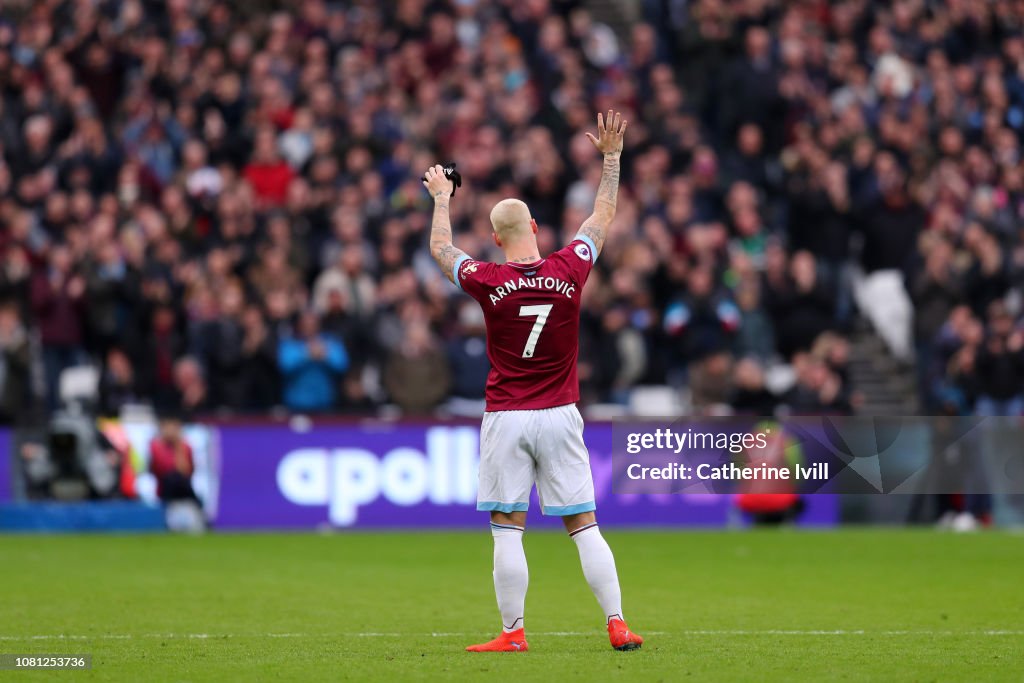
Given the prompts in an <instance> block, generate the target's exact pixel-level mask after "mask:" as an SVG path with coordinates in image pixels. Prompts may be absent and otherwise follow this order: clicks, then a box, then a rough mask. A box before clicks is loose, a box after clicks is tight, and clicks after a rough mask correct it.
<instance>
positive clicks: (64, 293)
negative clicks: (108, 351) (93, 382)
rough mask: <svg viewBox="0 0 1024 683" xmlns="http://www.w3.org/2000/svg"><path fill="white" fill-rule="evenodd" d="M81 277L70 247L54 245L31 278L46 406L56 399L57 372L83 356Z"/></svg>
mask: <svg viewBox="0 0 1024 683" xmlns="http://www.w3.org/2000/svg"><path fill="white" fill-rule="evenodd" d="M84 295H85V280H84V279H83V278H82V277H81V276H80V275H78V274H77V273H76V272H75V269H74V265H73V261H72V255H71V251H70V249H68V248H67V247H64V246H58V247H56V248H54V249H53V250H52V251H51V252H50V255H49V258H48V263H47V267H46V268H44V269H40V270H39V271H38V272H37V273H36V274H35V276H34V278H33V280H32V311H33V313H34V315H35V318H36V320H37V321H38V325H39V332H40V337H41V340H42V343H43V367H44V369H45V372H46V400H47V405H48V406H49V408H50V410H54V409H56V408H57V407H58V405H59V403H60V397H59V396H58V390H59V387H58V382H59V380H60V375H61V373H62V372H63V371H64V370H66V369H67V368H69V367H71V366H73V365H78V364H80V363H82V362H83V360H84V358H85V355H84V354H85V350H84V348H83V346H82V342H83V339H82V337H83V330H82V313H83V308H84V301H83V296H84Z"/></svg>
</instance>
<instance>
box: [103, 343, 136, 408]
mask: <svg viewBox="0 0 1024 683" xmlns="http://www.w3.org/2000/svg"><path fill="white" fill-rule="evenodd" d="M99 390H100V413H101V414H103V415H106V416H110V417H117V416H118V415H120V414H121V409H122V408H124V407H125V406H126V405H131V404H138V403H141V402H142V401H143V397H142V395H141V394H140V393H139V391H138V386H137V383H136V379H135V369H134V368H133V367H132V362H131V360H130V359H129V358H128V354H127V353H125V352H124V351H123V350H122V349H120V348H118V347H113V348H111V349H109V350H108V351H107V355H106V359H105V362H104V364H103V370H102V371H101V373H100V387H99Z"/></svg>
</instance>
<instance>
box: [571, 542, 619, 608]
mask: <svg viewBox="0 0 1024 683" xmlns="http://www.w3.org/2000/svg"><path fill="white" fill-rule="evenodd" d="M569 535H570V536H572V540H574V541H576V548H577V549H578V550H579V551H580V564H582V565H583V576H584V577H586V579H587V583H588V584H590V590H592V591H593V592H594V597H596V598H597V602H598V604H600V605H601V609H602V610H604V615H605V622H606V623H607V622H608V621H610V620H611V619H613V618H617V619H622V593H621V591H620V590H619V575H618V573H617V572H616V571H615V557H614V556H613V555H612V549H611V548H609V547H608V542H607V541H605V540H604V536H602V535H601V530H600V529H599V528H598V527H597V524H596V523H595V524H589V525H587V526H584V527H581V528H579V529H577V530H576V531H573V532H571V533H570V534H569Z"/></svg>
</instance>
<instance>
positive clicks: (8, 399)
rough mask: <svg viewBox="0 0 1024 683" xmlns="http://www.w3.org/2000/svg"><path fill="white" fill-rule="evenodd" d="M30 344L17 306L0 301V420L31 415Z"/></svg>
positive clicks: (12, 420)
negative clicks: (0, 302)
mask: <svg viewBox="0 0 1024 683" xmlns="http://www.w3.org/2000/svg"><path fill="white" fill-rule="evenodd" d="M31 365H32V347H31V345H30V342H29V336H28V330H26V329H25V325H24V323H22V321H21V316H20V314H19V312H18V308H17V307H16V306H15V305H13V304H11V303H3V304H0V423H3V424H11V423H17V422H21V421H22V418H24V417H26V416H28V415H30V414H31V409H32V404H33V403H34V401H33V400H32V378H31Z"/></svg>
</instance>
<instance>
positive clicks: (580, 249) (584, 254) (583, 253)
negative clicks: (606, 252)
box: [573, 244, 590, 261]
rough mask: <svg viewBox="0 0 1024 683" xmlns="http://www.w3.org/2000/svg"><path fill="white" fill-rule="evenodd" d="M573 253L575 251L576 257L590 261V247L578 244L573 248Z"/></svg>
mask: <svg viewBox="0 0 1024 683" xmlns="http://www.w3.org/2000/svg"><path fill="white" fill-rule="evenodd" d="M573 251H575V252H576V255H577V256H579V257H580V258H581V259H583V260H584V261H589V260H590V247H588V246H587V245H585V244H577V245H576V246H575V247H573Z"/></svg>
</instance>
